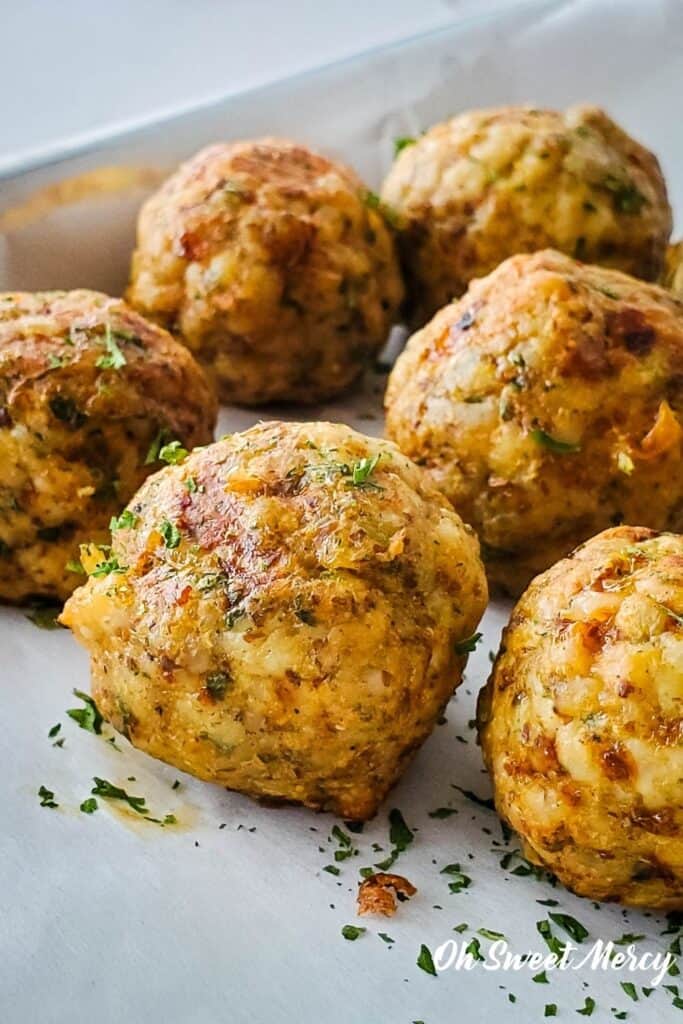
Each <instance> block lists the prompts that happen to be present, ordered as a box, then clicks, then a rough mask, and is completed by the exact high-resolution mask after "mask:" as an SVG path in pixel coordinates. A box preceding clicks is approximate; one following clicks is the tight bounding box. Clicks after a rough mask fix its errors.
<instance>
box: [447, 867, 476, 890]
mask: <svg viewBox="0 0 683 1024" xmlns="http://www.w3.org/2000/svg"><path fill="white" fill-rule="evenodd" d="M441 874H442V875H448V876H449V877H450V878H451V881H450V882H449V883H448V888H449V890H450V891H451V892H453V893H458V892H462V891H463V889H469V887H470V885H471V884H472V879H471V878H470V877H469V875H466V874H464V872H463V871H462V870H461V868H460V865H459V864H447V865H446V867H445V868H441Z"/></svg>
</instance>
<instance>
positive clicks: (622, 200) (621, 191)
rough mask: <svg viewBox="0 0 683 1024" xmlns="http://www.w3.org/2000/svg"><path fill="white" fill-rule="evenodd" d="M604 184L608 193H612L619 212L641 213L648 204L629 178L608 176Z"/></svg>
mask: <svg viewBox="0 0 683 1024" xmlns="http://www.w3.org/2000/svg"><path fill="white" fill-rule="evenodd" d="M602 184H603V185H604V187H605V188H606V189H607V191H608V192H611V193H612V201H613V203H614V206H615V208H616V209H617V210H619V211H620V212H621V213H640V210H641V208H642V207H643V206H644V205H645V204H646V203H647V199H646V198H645V196H644V195H643V193H642V192H641V191H640V189H638V188H636V186H635V185H634V184H633V182H632V181H630V180H629V179H628V178H626V179H623V178H619V177H617V175H616V174H608V175H606V176H605V178H604V179H603V182H602Z"/></svg>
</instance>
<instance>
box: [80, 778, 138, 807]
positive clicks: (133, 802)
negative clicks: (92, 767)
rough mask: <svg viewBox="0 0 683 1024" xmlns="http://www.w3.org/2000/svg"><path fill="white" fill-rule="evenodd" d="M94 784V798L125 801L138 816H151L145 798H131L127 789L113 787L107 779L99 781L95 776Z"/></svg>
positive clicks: (92, 791) (92, 790)
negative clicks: (101, 797)
mask: <svg viewBox="0 0 683 1024" xmlns="http://www.w3.org/2000/svg"><path fill="white" fill-rule="evenodd" d="M93 782H94V783H95V785H94V786H93V788H92V789H91V790H90V792H91V793H92V795H93V796H103V797H105V798H106V799H107V800H123V801H124V802H125V803H127V804H128V806H129V807H130V808H132V810H134V811H135V812H136V813H137V814H143V815H147V814H149V808H148V807H147V805H146V802H145V798H144V796H131V795H130V794H129V793H126V791H125V789H121V788H120V787H119V786H114V785H112V783H111V782H107V780H106V779H98V778H97V776H94V778H93Z"/></svg>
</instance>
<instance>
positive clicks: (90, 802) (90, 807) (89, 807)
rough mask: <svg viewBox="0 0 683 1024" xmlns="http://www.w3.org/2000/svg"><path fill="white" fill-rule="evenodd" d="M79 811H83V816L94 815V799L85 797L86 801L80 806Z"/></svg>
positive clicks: (95, 806)
mask: <svg viewBox="0 0 683 1024" xmlns="http://www.w3.org/2000/svg"><path fill="white" fill-rule="evenodd" d="M80 810H81V811H83V813H84V814H94V813H95V811H96V810H97V800H96V799H95V797H94V796H89V797H86V799H85V800H84V801H83V803H82V804H81V806H80Z"/></svg>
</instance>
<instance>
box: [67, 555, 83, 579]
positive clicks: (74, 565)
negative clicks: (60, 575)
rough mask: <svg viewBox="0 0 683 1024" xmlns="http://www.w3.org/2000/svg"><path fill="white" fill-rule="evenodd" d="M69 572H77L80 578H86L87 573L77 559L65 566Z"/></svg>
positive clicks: (72, 559) (71, 559)
mask: <svg viewBox="0 0 683 1024" xmlns="http://www.w3.org/2000/svg"><path fill="white" fill-rule="evenodd" d="M64 568H65V569H66V571H67V572H76V573H78V575H79V576H86V575H87V573H86V571H85V569H84V568H83V566H82V565H81V563H80V562H79V561H78V559H77V558H70V559H69V561H68V562H67V563H66V565H65V566H64Z"/></svg>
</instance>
